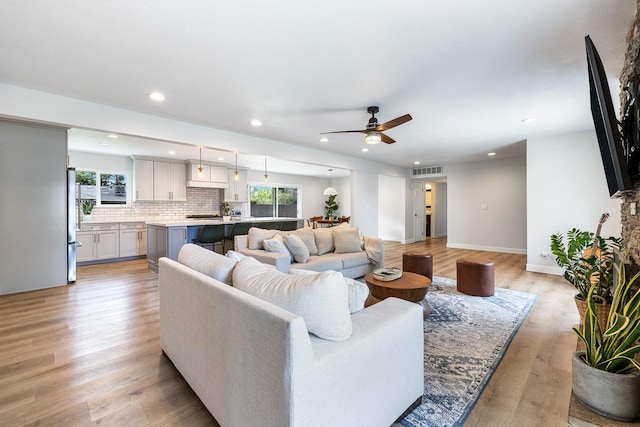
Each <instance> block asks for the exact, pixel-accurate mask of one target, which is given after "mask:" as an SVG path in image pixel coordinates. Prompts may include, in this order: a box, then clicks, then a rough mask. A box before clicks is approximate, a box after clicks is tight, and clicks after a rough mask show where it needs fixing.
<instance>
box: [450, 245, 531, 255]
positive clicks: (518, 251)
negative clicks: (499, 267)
mask: <svg viewBox="0 0 640 427" xmlns="http://www.w3.org/2000/svg"><path fill="white" fill-rule="evenodd" d="M447 247H448V248H455V249H470V250H472V251H488V252H502V253H506V254H519V255H526V254H527V250H526V249H518V248H501V247H498V246H479V245H465V244H462V243H447Z"/></svg>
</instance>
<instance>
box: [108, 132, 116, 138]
mask: <svg viewBox="0 0 640 427" xmlns="http://www.w3.org/2000/svg"><path fill="white" fill-rule="evenodd" d="M107 138H113V139H118V135H116V134H115V133H110V134H108V135H107Z"/></svg>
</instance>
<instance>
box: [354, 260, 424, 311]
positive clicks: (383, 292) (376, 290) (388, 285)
mask: <svg viewBox="0 0 640 427" xmlns="http://www.w3.org/2000/svg"><path fill="white" fill-rule="evenodd" d="M364 280H365V281H366V282H367V286H368V287H369V291H370V295H369V299H368V300H367V302H368V304H367V305H368V306H369V305H373V304H375V303H377V302H379V301H382V300H383V299H385V298H389V297H396V298H401V299H403V300H406V301H411V302H415V303H417V304H419V305H421V306H422V316H423V317H424V318H425V319H426V318H427V317H429V314H430V313H431V307H429V302H428V301H427V300H426V299H425V297H426V296H427V292H429V286H430V285H431V279H429V278H428V277H426V276H423V275H421V274H416V273H409V272H408V271H403V272H402V277H400V278H399V279H396V280H390V281H388V282H383V281H380V280H376V279H374V278H373V273H369V274H367V275H366V276H364Z"/></svg>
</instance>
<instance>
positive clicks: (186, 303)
mask: <svg viewBox="0 0 640 427" xmlns="http://www.w3.org/2000/svg"><path fill="white" fill-rule="evenodd" d="M179 259H181V260H182V261H183V262H182V263H181V262H176V261H173V260H171V259H169V258H160V260H159V267H160V272H159V276H158V287H159V292H160V343H161V346H162V350H163V351H164V353H165V354H166V355H167V356H168V357H169V358H170V359H171V361H172V362H173V364H174V365H175V367H176V368H177V369H178V371H180V373H181V374H182V376H183V377H184V378H185V380H186V381H187V383H188V384H189V385H190V386H191V388H192V389H193V390H194V391H195V393H196V394H197V395H198V397H199V398H200V400H202V402H203V403H204V405H205V406H206V407H207V409H208V410H209V411H210V412H211V413H212V414H213V416H214V417H215V418H216V420H217V421H218V422H219V423H220V424H221V425H223V426H226V427H234V426H238V427H240V426H257V425H260V426H273V427H276V426H277V427H287V426H300V427H302V426H304V427H314V426H323V427H324V426H365V425H366V426H379V427H387V426H389V425H390V424H391V423H392V422H393V421H394V420H396V419H397V418H398V417H399V416H400V415H401V414H402V413H403V411H405V409H407V408H408V407H413V406H414V405H415V404H418V403H419V402H420V401H421V397H422V393H423V344H424V343H423V340H424V337H423V332H422V312H421V310H420V307H419V306H418V305H417V304H413V303H410V302H407V301H403V300H399V299H396V298H387V299H386V300H384V301H382V302H380V303H378V304H375V305H373V306H371V307H368V308H366V309H363V310H360V311H357V312H355V313H352V314H349V312H348V311H347V313H346V315H344V316H346V321H347V322H348V323H349V324H348V327H349V328H350V331H351V333H350V336H349V337H347V339H345V340H342V341H329V340H326V339H322V338H319V337H318V336H317V335H312V334H310V333H309V331H310V330H311V329H312V327H311V323H310V322H309V321H310V319H309V318H307V317H306V316H307V315H310V314H305V317H302V316H301V315H298V314H294V313H293V312H291V311H288V310H286V309H284V308H281V307H280V306H277V305H274V304H273V303H271V302H267V301H266V300H264V299H262V298H259V297H257V296H254V295H253V294H250V293H248V292H246V291H243V290H240V289H242V285H246V281H247V280H248V278H249V279H251V277H253V279H254V280H255V281H256V283H254V285H258V286H257V287H258V288H259V287H262V286H266V287H267V291H268V292H271V293H272V292H274V291H273V290H272V289H273V288H274V287H278V286H283V285H286V282H287V281H290V280H291V281H295V283H294V288H293V289H294V290H295V291H296V292H299V291H300V290H304V289H305V288H307V289H309V292H312V293H313V296H312V297H311V298H309V299H308V301H309V303H310V304H316V303H318V302H319V300H320V299H322V298H321V297H319V294H318V293H317V292H323V291H325V290H327V289H328V288H330V287H332V286H333V287H334V288H335V286H334V285H336V283H335V282H332V283H329V279H331V278H333V279H336V276H338V280H341V279H342V278H341V276H340V274H339V273H334V272H325V273H319V274H318V275H302V276H299V275H293V274H283V273H280V272H278V271H276V270H275V269H273V268H269V267H267V266H264V265H263V264H260V263H259V262H257V261H256V260H253V259H251V258H244V259H241V260H240V261H238V262H237V263H236V261H233V260H230V259H229V258H228V257H224V256H221V255H220V254H215V253H213V252H211V251H207V250H205V249H202V248H199V247H195V246H194V245H185V247H183V249H182V250H181V254H180V257H179ZM185 263H186V264H187V265H189V266H190V267H188V266H187V265H185ZM241 269H242V270H243V271H241ZM198 270H199V271H198ZM209 274H211V275H213V276H216V277H219V278H220V279H222V280H231V278H233V286H230V285H229V284H226V283H223V282H222V281H220V280H216V279H214V278H213V277H211V276H210V275H209ZM269 276H272V277H271V279H269ZM321 276H322V277H321ZM325 279H326V280H327V282H324V283H316V285H317V287H316V288H315V289H314V288H313V283H312V281H315V280H325ZM269 280H271V282H268V281H269ZM273 280H276V281H277V282H278V283H274V282H273ZM342 280H343V279H342ZM301 281H302V282H301ZM305 281H306V282H305ZM243 282H244V283H243ZM303 282H305V283H303ZM309 287H310V288H309ZM282 295H288V292H286V291H283V293H282V294H281V296H282ZM340 295H342V296H340ZM340 295H338V297H336V298H334V297H332V298H330V299H329V304H330V305H331V306H336V307H337V306H338V305H340V307H342V309H343V311H344V310H346V304H347V303H346V302H345V299H346V294H344V293H343V294H340ZM304 308H305V309H309V307H304ZM325 308H326V307H325ZM324 311H325V310H320V311H318V312H319V313H320V312H324ZM344 316H342V317H343V318H344ZM334 319H335V316H333V315H331V316H330V317H329V318H328V319H327V320H326V321H325V322H323V323H331V322H333V321H334Z"/></svg>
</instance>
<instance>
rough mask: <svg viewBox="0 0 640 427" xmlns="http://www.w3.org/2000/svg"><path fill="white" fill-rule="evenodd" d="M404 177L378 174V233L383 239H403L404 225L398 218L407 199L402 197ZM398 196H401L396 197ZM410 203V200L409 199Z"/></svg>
mask: <svg viewBox="0 0 640 427" xmlns="http://www.w3.org/2000/svg"><path fill="white" fill-rule="evenodd" d="M405 181H406V180H405V179H404V178H396V177H392V176H381V175H380V176H378V233H376V235H377V236H378V237H381V238H382V239H384V240H393V241H404V240H405V234H404V233H405V227H404V223H403V222H402V221H399V220H398V219H399V218H402V217H403V216H404V212H405V207H406V206H407V201H406V200H405V199H404V197H403V196H404V188H405ZM398 196H401V197H400V198H398ZM409 203H411V201H409Z"/></svg>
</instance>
